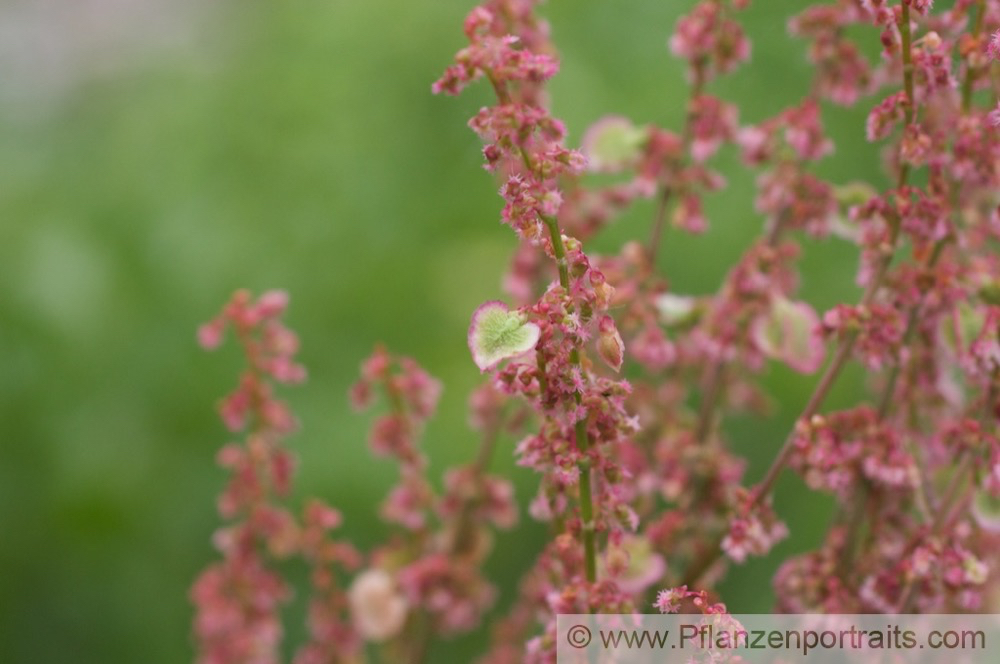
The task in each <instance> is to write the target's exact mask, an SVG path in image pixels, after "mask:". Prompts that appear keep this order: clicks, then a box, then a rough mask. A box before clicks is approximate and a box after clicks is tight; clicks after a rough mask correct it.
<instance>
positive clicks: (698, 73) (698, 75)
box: [648, 58, 705, 270]
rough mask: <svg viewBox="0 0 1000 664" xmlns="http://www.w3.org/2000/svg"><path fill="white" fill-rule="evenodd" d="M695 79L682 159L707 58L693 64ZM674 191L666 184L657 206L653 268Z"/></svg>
mask: <svg viewBox="0 0 1000 664" xmlns="http://www.w3.org/2000/svg"><path fill="white" fill-rule="evenodd" d="M693 66H694V81H692V83H691V94H690V96H689V97H688V105H687V114H686V115H685V116H684V128H683V129H682V130H681V146H682V147H681V155H682V156H681V159H683V158H684V155H686V154H687V153H688V150H690V148H691V141H692V139H693V137H692V131H693V126H694V105H695V102H696V100H697V99H698V97H700V96H701V95H702V93H704V91H705V59H704V58H699V59H698V60H696V61H695V62H694V64H693ZM673 193H674V191H673V189H672V188H671V187H669V186H667V185H666V184H664V185H663V190H662V191H661V192H660V200H659V204H658V205H657V206H656V217H655V218H654V219H653V230H652V231H651V232H650V234H649V248H648V254H649V264H650V265H651V266H652V267H651V269H653V270H655V269H656V254H657V253H658V252H659V250H660V240H661V238H662V237H663V230H664V228H665V226H666V221H667V207H668V205H669V203H670V197H671V196H672V195H673Z"/></svg>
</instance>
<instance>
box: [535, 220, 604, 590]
mask: <svg viewBox="0 0 1000 664" xmlns="http://www.w3.org/2000/svg"><path fill="white" fill-rule="evenodd" d="M539 217H541V219H542V221H543V222H545V225H546V226H547V227H548V229H549V236H550V237H551V239H552V253H553V254H555V257H556V266H557V267H558V268H559V285H560V286H562V287H563V289H564V290H565V291H566V292H567V293H569V286H570V284H569V266H568V265H567V263H566V247H565V245H564V244H563V241H562V233H561V232H560V230H559V222H558V221H557V220H556V218H555V217H550V216H547V215H542V214H539ZM569 359H570V362H571V363H572V364H573V366H576V367H579V366H580V351H579V350H578V349H576V348H574V349H573V350H572V351H570V355H569ZM573 400H574V401H576V403H577V405H579V404H580V403H581V402H582V401H583V398H582V397H581V395H580V392H579V391H575V392H573ZM573 431H574V433H575V434H576V446H577V448H578V449H579V450H580V454H581V455H583V458H582V459H580V462H579V463H578V464H577V468H578V469H579V470H580V520H581V523H580V538H581V539H582V540H583V564H584V572H585V574H586V576H587V581H589V582H590V583H594V582H595V581H597V553H596V550H595V545H594V499H593V496H592V495H591V487H590V459H589V457H588V456H587V454H588V453H589V452H590V436H589V435H588V433H587V422H586V420H577V421H576V423H575V424H574V425H573Z"/></svg>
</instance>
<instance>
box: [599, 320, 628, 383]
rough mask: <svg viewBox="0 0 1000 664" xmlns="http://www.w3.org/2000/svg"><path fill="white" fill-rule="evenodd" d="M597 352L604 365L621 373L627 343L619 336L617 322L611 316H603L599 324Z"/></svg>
mask: <svg viewBox="0 0 1000 664" xmlns="http://www.w3.org/2000/svg"><path fill="white" fill-rule="evenodd" d="M598 332H599V334H598V337H597V352H598V353H600V355H601V359H602V360H604V363H605V364H607V365H608V366H609V367H611V368H612V369H614V370H615V371H620V370H621V368H622V362H623V361H624V359H625V342H623V341H622V336H621V335H620V334H618V328H617V327H615V321H614V319H613V318H611V316H603V317H602V318H601V322H600V323H598Z"/></svg>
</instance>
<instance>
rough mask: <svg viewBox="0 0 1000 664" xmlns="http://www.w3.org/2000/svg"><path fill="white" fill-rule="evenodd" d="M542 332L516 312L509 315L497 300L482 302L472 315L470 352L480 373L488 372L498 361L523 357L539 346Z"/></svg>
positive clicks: (503, 305) (505, 307) (504, 305)
mask: <svg viewBox="0 0 1000 664" xmlns="http://www.w3.org/2000/svg"><path fill="white" fill-rule="evenodd" d="M539 334H541V330H540V329H539V327H538V326H537V325H535V324H534V323H529V322H527V321H526V320H525V316H524V314H522V313H521V312H519V311H510V310H509V309H508V308H507V305H506V304H504V303H503V302H500V301H498V300H491V301H489V302H484V303H483V304H482V305H480V307H479V308H478V309H476V311H475V313H473V314H472V324H471V325H469V350H470V351H472V359H473V361H474V362H475V363H476V366H477V367H479V370H480V371H483V372H485V371H487V370H489V369H491V368H493V367H494V366H496V365H497V364H498V363H499V362H500V361H501V360H506V359H508V358H511V357H516V356H518V355H521V354H522V353H526V352H527V351H529V350H531V349H532V348H534V347H535V344H536V343H538V337H539Z"/></svg>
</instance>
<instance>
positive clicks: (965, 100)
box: [962, 0, 986, 115]
mask: <svg viewBox="0 0 1000 664" xmlns="http://www.w3.org/2000/svg"><path fill="white" fill-rule="evenodd" d="M985 14H986V0H979V1H978V2H977V3H976V22H975V23H973V24H972V36H973V38H974V41H975V43H976V45H977V48H978V44H979V37H980V35H982V33H983V17H984V15H985ZM978 76H979V71H978V70H977V69H974V68H973V67H972V66H971V65H970V66H969V67H968V68H967V69H966V70H965V80H964V81H962V115H967V114H968V113H969V109H970V108H971V107H972V87H973V85H974V84H975V82H976V78H977V77H978Z"/></svg>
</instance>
